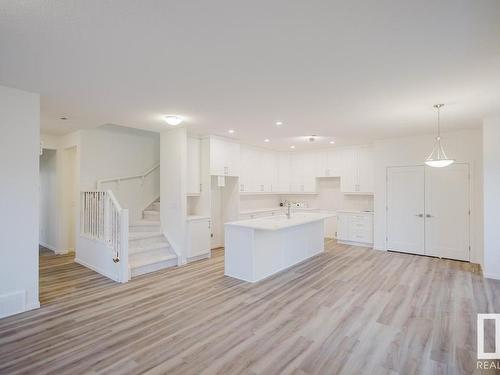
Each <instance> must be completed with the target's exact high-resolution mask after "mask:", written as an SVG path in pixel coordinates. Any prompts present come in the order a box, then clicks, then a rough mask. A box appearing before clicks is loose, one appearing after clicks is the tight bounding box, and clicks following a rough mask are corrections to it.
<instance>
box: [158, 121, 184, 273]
mask: <svg viewBox="0 0 500 375" xmlns="http://www.w3.org/2000/svg"><path fill="white" fill-rule="evenodd" d="M160 144H161V153H160V174H161V178H160V207H161V208H160V218H161V227H162V230H163V233H164V234H165V236H166V237H167V239H168V241H169V242H170V245H171V246H172V248H173V249H174V251H175V252H176V254H177V256H178V259H179V263H180V264H184V263H186V217H187V198H186V191H187V133H186V129H185V128H179V129H172V130H166V131H163V132H162V133H161V134H160Z"/></svg>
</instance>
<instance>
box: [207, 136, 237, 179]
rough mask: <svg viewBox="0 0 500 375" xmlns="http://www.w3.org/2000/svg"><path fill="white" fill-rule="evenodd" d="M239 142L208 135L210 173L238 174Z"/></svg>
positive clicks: (221, 174) (218, 174)
mask: <svg viewBox="0 0 500 375" xmlns="http://www.w3.org/2000/svg"><path fill="white" fill-rule="evenodd" d="M239 164H240V144H239V143H237V142H233V141H231V140H227V139H224V138H219V137H213V136H212V137H210V174H211V175H215V176H239Z"/></svg>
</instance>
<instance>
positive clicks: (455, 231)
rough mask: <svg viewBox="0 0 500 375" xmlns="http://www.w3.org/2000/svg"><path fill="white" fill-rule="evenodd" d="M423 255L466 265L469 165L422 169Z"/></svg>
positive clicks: (467, 252)
mask: <svg viewBox="0 0 500 375" xmlns="http://www.w3.org/2000/svg"><path fill="white" fill-rule="evenodd" d="M425 185H426V188H425V207H426V212H425V213H426V218H425V249H426V251H425V253H426V254H427V255H432V256H438V257H442V258H451V259H459V260H466V261H469V165H468V164H461V163H456V164H452V165H450V166H448V167H445V168H429V167H426V169H425Z"/></svg>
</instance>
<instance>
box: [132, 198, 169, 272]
mask: <svg viewBox="0 0 500 375" xmlns="http://www.w3.org/2000/svg"><path fill="white" fill-rule="evenodd" d="M142 216H143V219H142V220H138V221H136V222H135V223H134V224H133V225H130V227H129V258H128V259H129V268H130V275H131V277H134V276H139V275H143V274H146V273H149V272H154V271H158V270H161V269H164V268H168V267H172V266H176V265H177V255H176V254H175V252H174V250H173V249H172V248H171V247H170V244H169V243H168V241H167V239H166V238H165V236H164V235H163V233H162V232H161V226H160V202H159V201H157V202H154V203H152V204H151V205H150V206H149V207H148V208H146V209H145V210H144V211H143V213H142Z"/></svg>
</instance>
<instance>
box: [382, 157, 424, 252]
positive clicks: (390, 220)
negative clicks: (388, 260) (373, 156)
mask: <svg viewBox="0 0 500 375" xmlns="http://www.w3.org/2000/svg"><path fill="white" fill-rule="evenodd" d="M424 214H425V212H424V167H422V166H417V167H392V168H388V170H387V250H395V251H401V252H404V253H412V254H425V248H424V235H425V233H424V231H425V226H424V221H425V219H424Z"/></svg>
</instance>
